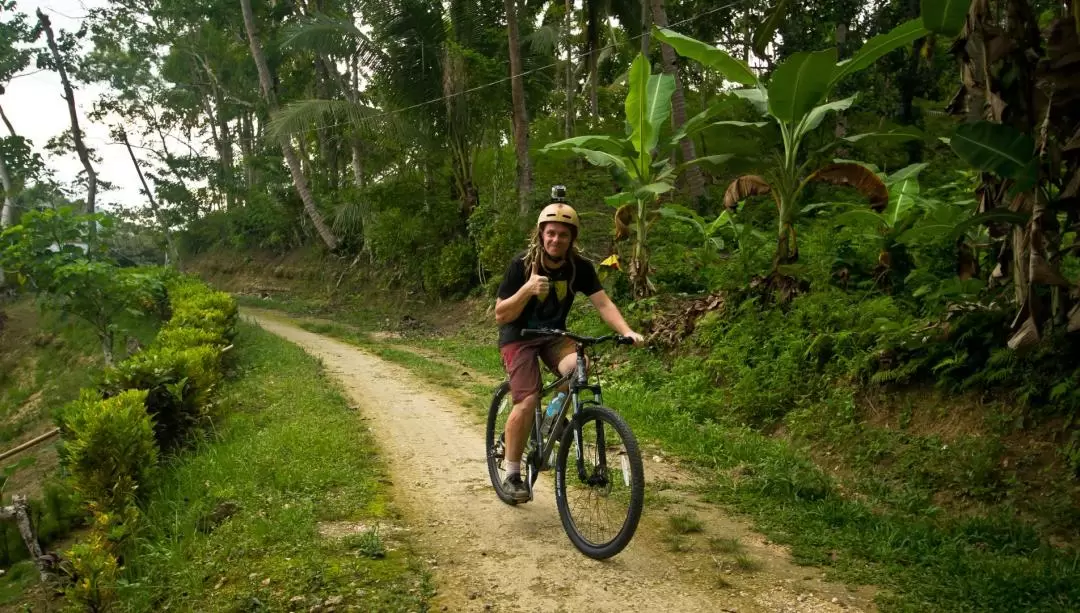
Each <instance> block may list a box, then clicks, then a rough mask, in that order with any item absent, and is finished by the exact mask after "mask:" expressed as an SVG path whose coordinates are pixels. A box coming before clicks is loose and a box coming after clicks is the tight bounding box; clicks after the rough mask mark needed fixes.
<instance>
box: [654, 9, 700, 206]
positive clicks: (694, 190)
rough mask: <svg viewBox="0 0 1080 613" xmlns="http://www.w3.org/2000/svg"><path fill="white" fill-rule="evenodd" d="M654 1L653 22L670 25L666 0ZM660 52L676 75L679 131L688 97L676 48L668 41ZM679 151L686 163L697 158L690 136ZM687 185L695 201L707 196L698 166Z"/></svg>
mask: <svg viewBox="0 0 1080 613" xmlns="http://www.w3.org/2000/svg"><path fill="white" fill-rule="evenodd" d="M650 2H651V3H652V15H653V22H654V23H655V24H656V26H657V27H660V28H666V27H667V26H668V18H667V11H666V10H664V0H650ZM660 53H661V55H662V56H663V58H664V74H669V75H672V76H673V77H675V92H674V93H673V94H672V95H671V125H672V127H673V128H674V129H675V132H678V131H679V129H681V128H682V127H683V125H684V124H685V123H686V97H685V96H684V95H683V85H682V78H681V77H680V76H679V70H678V68H677V67H676V66H675V50H674V49H672V48H671V45H669V44H667V43H664V42H662V43H660ZM679 151H680V152H681V153H682V161H683V162H684V163H690V162H693V161H694V160H695V159H697V152H696V151H694V141H693V140H691V139H690V138H689V137H687V138H684V139H682V140H681V141H679ZM684 179H685V181H686V187H687V188H688V190H689V191H690V198H691V200H693V201H694V202H695V203H696V202H697V201H698V200H699V199H701V198H702V197H703V196H705V177H704V175H702V174H701V169H700V168H698V167H697V166H690V167H688V168H687V170H686V174H685V176H684Z"/></svg>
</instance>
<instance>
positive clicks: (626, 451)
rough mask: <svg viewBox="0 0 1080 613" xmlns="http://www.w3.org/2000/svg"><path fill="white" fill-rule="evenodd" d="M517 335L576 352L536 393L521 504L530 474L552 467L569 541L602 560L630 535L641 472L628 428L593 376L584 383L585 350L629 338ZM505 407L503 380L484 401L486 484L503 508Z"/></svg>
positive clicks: (641, 494) (637, 512) (506, 498)
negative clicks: (550, 408) (559, 340)
mask: <svg viewBox="0 0 1080 613" xmlns="http://www.w3.org/2000/svg"><path fill="white" fill-rule="evenodd" d="M522 335H523V336H550V337H554V336H564V337H566V338H569V339H570V340H572V341H574V344H575V350H576V352H577V366H576V367H575V368H574V370H573V371H571V372H570V373H569V374H567V375H565V376H561V377H560V376H558V375H557V373H556V377H555V379H554V380H553V381H551V382H549V383H548V384H546V385H544V386H543V387H542V388H541V391H540V402H539V403H537V407H536V414H535V416H534V419H533V426H532V428H531V429H530V432H529V441H528V443H527V444H526V446H525V453H524V458H523V459H522V473H523V474H522V480H523V481H524V482H525V485H526V487H527V488H528V490H529V500H532V499H533V484H534V483H535V482H536V478H537V476H539V474H540V473H541V472H543V471H545V470H549V469H551V468H552V467H554V469H555V502H556V504H557V506H558V508H559V517H560V518H561V519H562V525H563V529H564V530H565V531H566V534H567V536H569V537H570V541H571V542H572V543H573V544H574V546H575V547H577V548H578V550H580V551H581V552H582V553H584V554H585V555H586V556H589V557H590V558H594V559H597V560H602V559H605V558H610V557H611V556H613V555H615V554H617V553H619V552H620V551H622V550H623V548H625V547H626V545H627V544H628V543H629V542H630V539H631V538H633V536H634V531H635V530H637V525H638V520H640V519H641V508H642V503H643V502H644V499H645V473H644V468H643V467H642V462H641V452H640V450H639V448H638V444H637V439H636V438H635V437H634V433H633V432H632V431H631V430H630V426H629V425H627V423H626V420H625V419H623V418H622V416H621V415H619V414H618V413H616V412H615V411H614V410H612V409H610V408H608V407H605V406H604V405H603V396H602V395H601V389H600V383H599V379H598V378H597V379H596V382H595V383H590V382H589V378H588V373H587V372H586V350H587V349H589V348H591V347H595V346H597V345H600V344H602V343H606V342H612V341H613V342H615V343H618V344H633V340H632V339H630V338H627V337H625V336H620V335H614V334H613V335H608V336H601V337H588V336H580V335H577V334H573V333H571V332H567V331H565V330H551V329H543V330H531V329H528V330H523V331H522ZM565 385H568V386H569V389H568V391H567V396H566V399H565V400H564V401H563V403H562V406H561V407H559V410H558V412H557V413H556V414H555V416H554V419H552V420H551V421H550V423H549V424H547V425H546V427H545V425H544V422H543V418H544V414H545V412H546V407H547V404H548V403H547V402H546V401H545V399H546V398H547V397H548V396H550V395H552V392H553V391H555V390H557V389H559V388H560V387H563V386H565ZM586 392H588V393H587V394H586ZM512 408H513V401H512V399H511V397H510V382H509V380H507V381H503V383H502V384H501V385H500V386H499V387H498V388H496V389H495V393H494V395H493V397H492V399H491V407H490V409H489V411H488V420H487V432H486V436H485V445H486V451H487V465H488V473H489V475H490V476H491V484H492V485H493V486H495V493H496V494H498V496H499V499H500V500H502V501H503V502H505V503H507V504H510V505H514V504H517V502H516V501H515V500H514V499H513V498H511V497H510V495H509V494H507V493H506V492H504V491H503V489H502V482H503V478H504V477H505V476H506V471H505V468H504V466H503V462H504V460H505V459H506V458H505V444H504V439H503V430H504V428H505V425H506V419H507V418H508V417H509V416H510V412H511V410H512ZM552 459H554V462H552ZM552 464H554V466H552Z"/></svg>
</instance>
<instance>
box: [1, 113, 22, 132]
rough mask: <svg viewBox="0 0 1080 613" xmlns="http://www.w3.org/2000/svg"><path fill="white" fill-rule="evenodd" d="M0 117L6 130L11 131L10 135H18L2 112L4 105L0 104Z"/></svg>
mask: <svg viewBox="0 0 1080 613" xmlns="http://www.w3.org/2000/svg"><path fill="white" fill-rule="evenodd" d="M0 119H3V120H4V125H5V126H7V129H8V132H11V135H12V136H18V135H17V134H15V128H14V127H13V126H12V125H11V122H10V121H9V120H8V118H7V115H5V114H4V107H2V106H0Z"/></svg>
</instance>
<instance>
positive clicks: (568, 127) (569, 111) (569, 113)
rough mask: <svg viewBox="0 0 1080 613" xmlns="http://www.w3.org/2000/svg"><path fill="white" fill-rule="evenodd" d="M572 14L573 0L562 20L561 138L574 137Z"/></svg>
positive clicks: (569, 0)
mask: <svg viewBox="0 0 1080 613" xmlns="http://www.w3.org/2000/svg"><path fill="white" fill-rule="evenodd" d="M573 12H574V3H573V0H566V16H565V17H564V18H563V40H564V41H565V42H566V75H565V76H566V117H565V119H566V121H565V123H564V125H563V137H564V138H570V137H572V136H573V135H574V90H575V89H576V88H575V87H574V54H573V50H574V47H573V45H571V44H570V23H571V19H570V16H571V15H573Z"/></svg>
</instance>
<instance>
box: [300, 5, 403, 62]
mask: <svg viewBox="0 0 1080 613" xmlns="http://www.w3.org/2000/svg"><path fill="white" fill-rule="evenodd" d="M283 34H284V38H283V39H282V42H281V44H282V46H284V47H301V48H304V49H309V50H311V51H314V52H316V53H324V54H330V55H339V56H344V55H349V54H351V53H352V52H353V51H354V50H355V51H356V52H358V53H359V54H360V59H361V61H362V62H363V63H364V64H367V65H373V64H376V62H379V61H384V60H385V59H386V54H385V53H384V52H383V50H382V49H381V48H380V47H379V46H378V45H377V44H375V43H374V42H373V41H372V40H371V39H370V38H369V37H368V36H367V34H364V33H363V32H362V31H360V29H359V28H357V27H356V24H355V23H354V22H353V21H351V20H349V19H337V18H334V17H331V16H329V15H327V14H325V13H316V14H314V15H313V16H311V17H310V18H309V19H307V20H305V21H302V22H299V23H295V24H292V25H289V26H287V27H286V28H285V29H284V32H283Z"/></svg>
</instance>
